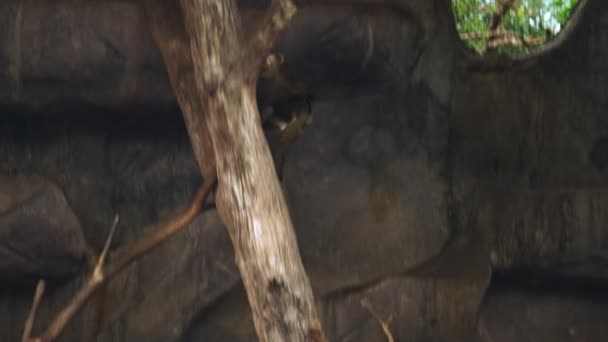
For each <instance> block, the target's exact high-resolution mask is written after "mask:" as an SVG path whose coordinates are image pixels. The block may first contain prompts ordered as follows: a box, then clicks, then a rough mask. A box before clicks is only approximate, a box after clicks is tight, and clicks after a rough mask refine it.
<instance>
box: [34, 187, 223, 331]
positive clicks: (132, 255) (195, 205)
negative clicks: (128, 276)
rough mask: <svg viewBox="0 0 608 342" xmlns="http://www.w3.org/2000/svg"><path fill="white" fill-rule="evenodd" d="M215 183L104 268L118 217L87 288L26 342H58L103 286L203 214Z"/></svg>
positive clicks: (120, 253)
mask: <svg viewBox="0 0 608 342" xmlns="http://www.w3.org/2000/svg"><path fill="white" fill-rule="evenodd" d="M215 180H216V178H215V175H214V176H213V177H209V178H208V180H205V183H204V184H203V186H202V187H201V188H200V189H199V190H198V192H197V194H196V197H195V198H194V200H193V201H192V204H191V205H190V207H189V208H188V209H187V210H186V211H185V212H184V213H182V214H181V215H179V216H178V217H176V218H175V219H174V220H172V221H170V222H168V223H166V224H164V225H160V227H159V228H158V229H156V230H155V231H154V232H153V233H152V234H151V235H148V236H146V237H144V238H142V239H140V240H138V241H136V242H134V243H133V244H131V245H129V246H127V247H125V248H122V249H121V250H120V251H119V252H117V253H116V257H115V258H112V259H113V260H112V261H110V262H109V263H108V264H107V265H106V266H105V267H104V261H105V258H106V256H105V255H106V254H107V250H108V249H109V245H110V242H111V240H112V237H113V235H114V232H115V230H116V225H117V224H118V217H116V218H115V219H114V224H113V225H112V228H111V229H110V233H109V234H108V239H107V240H106V243H105V245H104V249H103V251H102V253H101V255H100V257H99V259H98V261H97V264H96V266H95V270H94V271H93V272H92V273H91V276H90V277H89V279H88V280H87V282H86V283H85V285H84V286H83V287H82V288H80V290H78V292H77V293H76V294H75V295H74V296H73V297H72V299H71V300H70V302H69V303H68V304H67V305H66V306H65V307H64V308H63V309H62V310H61V311H60V312H59V313H58V314H57V315H56V316H55V318H54V319H53V321H52V322H51V324H49V326H48V327H47V329H46V330H45V331H44V332H43V333H42V334H41V335H40V336H39V337H36V338H30V339H29V340H25V341H28V342H50V341H53V340H55V339H56V338H57V337H58V336H59V335H60V334H61V332H62V331H63V330H64V329H65V327H66V326H67V324H68V323H69V322H70V321H71V320H72V318H73V317H74V315H75V314H76V313H77V312H78V311H79V310H80V309H81V308H82V306H83V305H84V304H85V303H86V302H87V301H88V300H89V299H90V298H91V296H92V295H93V294H94V293H95V292H96V291H97V290H98V289H99V288H100V287H101V285H103V284H104V283H105V282H107V281H108V280H109V279H111V278H112V277H113V276H115V275H116V274H117V273H119V272H120V271H121V270H122V269H123V268H125V267H126V266H127V265H129V264H131V263H132V262H133V261H135V260H136V259H138V258H139V257H141V256H143V255H144V254H146V253H148V252H149V251H150V250H152V249H153V248H154V247H156V246H158V245H159V244H160V243H161V242H163V241H166V240H167V239H169V238H170V237H172V236H173V235H175V234H176V233H177V232H179V231H181V230H182V229H183V228H184V227H186V226H187V225H188V224H189V223H190V222H192V221H193V220H194V219H195V218H196V216H197V215H198V214H199V213H200V211H201V209H202V207H203V205H204V203H205V200H206V198H207V196H208V195H209V193H210V192H211V189H212V188H213V186H214V185H215Z"/></svg>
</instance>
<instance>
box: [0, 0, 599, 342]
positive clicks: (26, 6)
mask: <svg viewBox="0 0 608 342" xmlns="http://www.w3.org/2000/svg"><path fill="white" fill-rule="evenodd" d="M357 3H358V5H356V6H355V5H352V4H347V3H346V1H340V0H331V1H329V0H328V1H324V2H322V3H321V2H318V1H307V2H306V4H305V5H304V7H303V8H302V10H301V11H300V12H299V15H298V16H297V17H296V18H295V20H294V22H293V25H292V26H291V27H290V29H289V30H288V31H287V32H286V33H285V35H284V36H283V38H282V39H281V41H280V42H279V45H278V49H279V50H280V51H282V52H284V53H285V55H286V56H287V60H288V61H289V62H290V64H291V65H293V67H294V69H295V71H296V74H297V75H298V76H299V77H301V78H302V79H303V80H305V82H306V83H307V84H308V85H309V86H311V88H312V89H314V90H315V92H316V94H315V95H316V101H315V103H314V105H313V109H314V114H313V115H314V118H313V124H312V125H311V126H310V127H309V128H307V129H306V130H305V131H304V134H303V136H302V137H301V139H299V140H298V141H297V142H296V143H295V145H293V146H292V147H291V148H290V150H289V153H288V155H287V158H286V163H285V166H284V170H283V175H284V177H285V178H284V181H283V185H284V190H285V193H286V196H287V199H288V202H289V205H290V210H291V213H292V217H293V219H294V224H295V228H296V230H297V236H298V242H299V245H300V251H301V254H302V257H303V260H304V263H305V267H306V270H307V272H308V274H309V275H310V278H311V282H312V285H313V287H314V290H315V295H316V298H318V306H319V311H320V312H321V313H322V317H323V325H324V328H325V330H326V333H327V335H328V336H330V337H331V339H332V340H336V341H341V340H343V341H349V340H350V341H353V340H355V341H385V340H386V339H385V337H384V335H383V334H382V331H381V329H380V327H379V325H378V322H376V321H375V320H374V318H373V317H372V316H371V315H370V314H369V312H367V311H366V310H365V309H363V308H362V307H361V305H360V299H361V298H362V297H367V298H368V299H369V301H370V302H371V303H372V305H373V306H374V308H375V309H376V311H377V312H378V313H379V315H380V316H381V317H382V318H383V319H386V320H388V319H389V317H391V316H392V317H393V321H392V323H391V325H390V327H391V331H392V332H393V334H394V335H395V337H396V338H397V340H430V341H459V340H462V341H510V340H512V339H514V338H516V337H517V338H519V337H520V336H516V335H514V332H516V331H518V329H519V330H522V329H525V331H528V330H530V329H533V330H534V331H533V332H530V334H529V335H528V336H535V337H537V338H538V339H543V338H545V339H551V340H554V341H569V340H571V339H572V338H573V335H572V332H574V334H575V335H576V336H582V337H587V338H589V339H592V338H593V337H595V336H603V335H602V330H601V329H602V328H601V327H602V326H603V325H602V323H595V322H596V321H594V320H591V319H590V320H588V321H587V322H583V321H582V320H580V318H576V317H575V314H580V315H582V317H588V316H590V315H595V314H597V313H600V314H601V313H602V312H603V311H602V310H604V308H603V306H602V303H603V302H600V304H594V303H592V302H591V301H588V300H586V299H585V300H580V299H579V298H573V295H572V292H576V291H586V290H587V289H588V288H587V287H584V286H582V287H580V288H566V289H562V290H564V293H559V294H558V293H553V292H551V295H550V296H540V295H539V294H542V293H549V290H550V289H551V286H548V288H545V289H543V292H539V291H529V290H527V289H524V290H521V289H517V288H516V287H515V286H512V285H507V290H508V291H507V292H501V291H502V290H501V289H500V286H501V284H500V283H497V282H492V283H490V277H491V274H490V272H491V271H494V272H496V271H500V272H506V273H504V274H506V277H507V278H509V279H511V278H513V279H519V280H524V283H527V282H528V280H529V278H533V277H530V276H528V275H527V274H526V275H523V276H522V275H519V273H510V272H511V271H513V270H518V269H522V268H523V269H527V270H529V271H531V272H532V273H533V274H535V275H537V276H538V277H539V278H541V279H542V278H547V279H556V280H555V281H554V282H553V287H555V286H556V285H555V284H557V283H561V282H562V281H564V280H563V279H564V277H565V278H567V279H576V280H577V281H580V282H581V283H583V284H584V283H587V281H588V280H590V279H593V281H594V282H593V284H596V286H598V287H602V286H605V285H606V280H607V278H608V274H607V273H606V269H608V267H607V266H608V258H607V257H606V256H607V255H608V252H607V251H606V245H608V243H607V240H608V236H607V234H608V233H607V230H606V228H605V227H607V226H608V225H607V224H608V222H607V220H608V217H607V216H606V214H605V212H606V210H605V209H606V208H605V207H606V203H607V200H608V199H607V198H606V194H605V187H606V185H607V179H608V177H607V176H608V175H607V174H606V172H608V168H607V167H606V165H607V162H606V160H608V158H607V157H606V156H607V152H606V150H607V148H606V145H607V144H606V139H607V136H608V135H607V134H608V133H607V132H608V126H607V125H606V120H605V119H604V114H605V108H606V103H607V98H608V97H607V94H606V91H605V89H606V82H607V81H608V77H607V75H608V69H607V68H606V65H605V63H604V57H605V56H606V55H608V50H607V47H608V41H607V40H608V34H606V32H607V31H606V30H605V28H606V26H607V25H608V20H607V18H608V3H606V2H605V1H601V0H583V1H581V5H580V6H579V8H580V10H579V11H578V12H577V13H576V14H575V15H574V21H573V22H572V25H569V26H568V27H567V28H566V30H565V31H564V33H563V34H561V35H560V36H559V37H558V38H557V40H556V42H555V43H551V44H549V46H548V47H547V48H546V49H545V50H543V51H541V52H538V53H536V54H534V55H533V56H528V57H525V58H523V59H521V60H505V59H501V58H486V59H480V58H479V57H477V56H474V55H473V54H471V52H470V51H467V50H466V49H465V48H464V46H463V44H462V43H461V42H460V41H459V40H458V37H457V34H456V32H455V28H454V23H453V19H452V16H451V12H450V8H449V3H448V2H447V1H428V0H417V1H414V0H408V1H384V2H383V1H373V0H369V1H360V2H357ZM242 5H243V6H244V8H245V13H246V19H245V21H246V23H247V25H249V24H250V23H251V22H252V20H253V19H255V17H256V16H255V13H256V12H255V10H254V9H253V7H255V6H257V5H258V2H257V1H253V0H252V1H251V2H247V3H245V2H243V3H242ZM0 9H1V10H0V23H6V25H3V27H7V29H6V30H4V31H2V32H0V84H4V85H6V87H4V88H2V87H0V108H2V112H1V113H0V120H1V121H0V153H1V154H0V155H2V156H3V157H5V156H6V158H3V159H2V160H1V161H0V169H2V170H12V171H11V172H13V173H16V174H17V175H29V174H40V175H43V176H44V179H47V180H48V181H49V182H52V183H48V184H55V185H54V186H50V185H49V186H47V188H45V189H47V190H46V193H50V194H54V195H53V196H55V197H52V199H53V201H55V202H53V203H55V206H56V207H58V209H57V210H56V212H58V213H63V214H65V215H67V213H69V212H71V211H70V210H73V212H74V213H75V216H76V217H78V220H77V221H75V222H80V223H81V226H80V225H76V224H71V223H70V222H72V221H69V220H68V221H67V222H68V223H70V224H69V225H67V226H69V227H70V229H74V230H73V232H76V230H75V229H76V228H77V227H78V229H79V230H81V232H82V235H83V236H84V238H83V239H82V241H87V243H88V244H90V246H91V248H92V249H93V250H96V251H97V250H99V249H100V248H101V245H102V243H103V241H104V238H105V236H106V234H107V229H108V223H109V221H110V220H111V218H112V216H113V215H114V214H116V213H118V214H119V215H120V217H121V223H120V227H119V230H118V235H117V237H116V241H115V247H116V246H119V245H124V244H126V243H128V242H129V241H133V240H134V239H137V238H138V237H140V236H141V235H143V234H145V233H146V229H144V227H146V226H147V225H149V224H151V223H154V222H157V221H159V220H166V219H168V218H169V217H170V216H171V215H173V214H174V213H175V212H176V211H178V210H179V208H182V207H184V206H185V205H187V203H188V202H189V201H190V200H191V198H192V196H193V194H194V189H195V188H196V187H197V186H198V185H199V184H200V183H201V178H200V172H199V171H198V169H197V167H196V162H195V161H194V158H193V156H192V151H191V148H190V146H189V142H188V139H187V137H186V133H185V130H184V127H183V123H182V122H181V118H180V115H179V111H178V109H177V107H176V105H175V103H174V98H173V96H172V95H171V92H170V88H169V85H168V83H167V80H166V76H165V72H164V69H163V66H162V64H161V61H160V58H159V55H158V52H157V51H156V49H155V48H154V46H153V44H152V42H151V40H150V37H149V36H148V34H147V29H146V27H145V23H144V21H143V19H142V17H141V15H140V13H139V11H138V10H137V9H136V8H135V7H134V6H133V5H132V4H129V3H124V2H120V3H119V2H116V3H114V2H105V3H102V2H87V3H77V2H69V1H66V2H57V3H52V4H51V3H49V2H43V1H28V2H5V3H3V4H0ZM68 103H69V104H70V105H69V106H68V105H67V104H68ZM79 103H80V105H78V104H79ZM108 108H113V109H114V110H112V111H110V110H109V109H108ZM34 109H38V110H37V111H33V110H34ZM30 182H32V184H33V185H32V184H29V182H28V184H29V185H28V187H32V188H35V184H37V183H36V182H34V181H32V180H30ZM8 184H9V186H14V184H17V182H16V181H14V180H12V181H10V182H8ZM45 184H47V183H45ZM49 189H51V190H49ZM52 189H54V190H52ZM44 193H45V192H43V194H44ZM59 193H63V194H64V196H65V201H64V202H61V201H60V198H61V197H60V196H59V195H58V194H59ZM34 197H35V196H34ZM36 198H37V197H36ZM18 203H21V204H20V206H19V208H20V210H24V209H26V208H27V205H29V202H18ZM37 203H40V202H37ZM61 203H64V204H61ZM59 204H61V205H59ZM45 206H47V207H49V208H52V207H51V206H50V205H49V204H45ZM68 209H69V210H68ZM37 217H38V218H39V219H40V220H42V221H43V222H42V223H44V224H47V226H48V227H56V226H53V225H49V224H48V223H49V222H51V221H52V219H54V218H55V217H54V216H53V215H49V214H46V215H42V216H40V215H39V216H37ZM65 217H68V216H65ZM22 218H23V219H31V218H30V217H29V216H22ZM0 229H1V228H0ZM62 229H66V228H65V227H62ZM58 236H59V235H58ZM61 236H63V237H64V238H67V237H69V236H70V235H69V234H61ZM11 241H12V239H11ZM74 241H76V240H74ZM78 241H80V240H78ZM61 242H62V243H61V244H60V246H61V251H62V253H66V251H67V253H68V255H70V256H72V255H73V256H74V260H75V261H78V255H81V254H79V253H81V252H80V249H79V248H80V247H77V245H79V244H73V243H70V242H69V241H68V240H66V241H63V240H62V241H61ZM58 245H59V244H58ZM74 246H76V247H74ZM28 251H29V250H28ZM29 252H31V251H29ZM69 265H76V266H77V265H81V264H78V263H74V264H71V263H69ZM74 270H75V269H74V268H72V266H70V267H68V268H65V269H64V270H63V271H62V274H64V275H67V274H68V273H69V272H74ZM41 271H43V270H36V272H41ZM36 272H30V273H36ZM37 274H38V275H40V274H39V273H37ZM84 275H85V274H84V272H81V273H80V276H79V277H76V278H75V279H72V280H71V281H69V282H67V283H66V282H64V283H58V284H54V285H53V287H52V289H53V291H50V292H49V293H48V294H47V296H46V297H45V301H44V302H43V305H42V307H41V312H40V320H39V322H40V324H44V323H45V322H48V319H49V318H50V317H51V316H52V314H53V313H54V312H56V311H57V310H58V308H59V307H61V305H62V304H64V303H65V302H66V301H67V298H69V296H70V295H71V293H72V292H73V291H74V289H75V288H76V287H78V286H79V284H80V282H81V281H82V277H83V276H84ZM552 277H557V278H552ZM549 283H550V284H551V282H549ZM30 285H31V286H29V287H28V286H24V287H22V288H21V289H22V291H20V290H19V289H16V288H15V287H2V288H0V303H2V304H3V305H0V308H2V311H0V318H1V319H0V322H1V323H0V340H7V341H12V340H16V339H18V336H19V334H20V332H21V326H22V324H23V318H24V317H25V314H26V311H27V309H28V307H29V304H30V302H31V294H32V291H33V284H30ZM488 287H489V288H490V290H489V292H488V293H487V294H486V289H487V288H488ZM509 291H511V292H509ZM596 296H598V297H596ZM589 298H599V295H598V294H597V293H596V292H591V293H589ZM482 302H483V304H480V303H482ZM523 302H530V303H534V304H535V305H536V306H535V307H534V308H532V307H530V310H529V311H526V312H528V313H529V316H526V315H524V313H523V311H522V310H524V309H526V308H527V307H526V306H524V305H522V304H521V303H523ZM103 308H105V310H103V311H105V314H104V315H103V317H102V318H101V320H99V317H98V316H97V312H98V307H96V306H95V305H91V306H89V307H87V308H85V310H84V312H83V314H82V315H79V316H78V317H77V319H76V320H75V321H74V322H73V324H71V325H70V326H69V328H68V329H67V331H66V332H65V334H64V336H63V339H64V340H65V341H71V340H90V338H91V337H90V334H91V332H92V331H94V330H95V326H96V325H97V323H100V325H101V333H100V336H99V339H98V340H100V341H133V340H151V341H176V342H177V341H199V340H203V339H204V340H222V341H223V340H230V341H252V340H255V339H256V338H255V334H254V331H253V326H252V323H251V320H250V317H249V307H248V305H247V300H246V296H245V295H244V291H243V289H242V288H241V287H240V286H239V277H238V273H237V272H236V269H235V267H234V264H233V260H232V247H231V244H230V242H229V239H228V236H227V234H226V232H225V231H224V230H223V227H222V225H221V223H220V222H219V220H218V218H217V215H216V213H215V212H214V211H213V209H210V210H208V211H207V212H205V213H204V214H203V215H201V217H200V218H199V219H198V220H197V221H196V222H194V223H193V224H192V225H191V226H190V227H188V229H187V230H186V231H185V232H184V233H182V234H180V235H179V236H177V237H175V238H174V239H173V240H171V241H169V242H167V243H166V244H164V245H163V246H162V247H160V248H159V249H158V250H155V251H154V252H152V253H151V254H150V255H149V256H147V257H145V258H143V259H141V260H140V261H139V262H137V263H136V264H135V265H133V266H132V267H129V268H128V269H127V270H126V271H125V272H124V273H122V274H121V275H120V276H119V277H117V279H116V280H114V281H113V282H112V283H111V284H110V285H109V288H108V290H107V295H106V297H105V302H103ZM564 310H571V311H572V314H571V315H566V316H565V317H568V318H572V322H573V323H572V324H573V325H572V326H573V327H574V328H573V330H568V329H567V330H563V331H564V334H561V331H562V330H559V331H560V333H555V331H556V330H551V327H560V329H561V327H562V326H563V327H565V326H566V323H564V322H562V321H561V317H563V316H562V313H563V312H564ZM480 315H481V316H480ZM478 317H481V321H480V322H478ZM526 317H528V318H529V319H526ZM541 319H542V320H543V321H542V322H541V321H540V320H541ZM16 327H18V328H16ZM580 327H583V328H580ZM580 329H585V331H586V332H589V333H588V334H587V333H586V332H581V330H580ZM522 338H523V337H522Z"/></svg>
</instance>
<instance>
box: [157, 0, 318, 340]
mask: <svg viewBox="0 0 608 342" xmlns="http://www.w3.org/2000/svg"><path fill="white" fill-rule="evenodd" d="M180 5H181V14H182V15H183V20H182V18H180V17H179V13H178V12H179V8H176V6H178V5H177V4H176V2H174V1H173V2H172V1H168V2H167V1H164V0H150V1H149V2H148V3H147V5H146V8H147V14H148V18H149V22H150V25H151V27H152V33H153V36H154V38H155V40H156V42H157V44H158V46H159V48H160V49H161V51H162V55H163V58H164V61H165V63H166V64H167V69H168V72H169V78H170V79H171V83H172V85H173V88H174V91H175V92H176V96H177V97H178V101H179V103H180V107H181V108H182V111H183V112H184V118H185V121H186V125H187V126H188V133H189V135H190V138H191V142H192V144H193V149H194V152H195V154H196V155H197V160H198V161H199V165H200V166H201V170H202V172H203V174H204V176H208V173H210V172H213V171H212V170H209V165H215V166H216V173H215V174H217V180H218V189H217V195H216V199H215V200H216V205H217V208H218V211H219V213H220V216H221V218H222V220H223V221H224V223H225V224H226V226H227V228H228V230H229V233H230V236H231V238H232V241H233V244H234V248H235V254H236V263H237V266H238V267H239V270H240V272H241V276H242V279H243V282H244V285H245V289H246V291H247V295H248V298H249V302H250V305H251V309H252V313H253V320H254V324H255V328H256V331H257V334H258V336H259V338H260V340H261V341H322V340H324V337H323V334H322V332H321V327H320V323H319V320H318V317H317V313H316V308H315V304H314V298H313V294H312V290H311V287H310V283H309V281H308V278H307V276H306V273H305V271H304V267H303V265H302V262H301V259H300V254H299V251H298V247H297V241H296V236H295V233H294V230H293V225H292V222H291V218H290V216H289V212H288V210H287V205H286V202H285V199H284V196H283V192H282V189H281V186H280V184H279V181H278V178H277V175H276V171H275V168H274V164H273V159H272V156H271V154H270V150H269V148H268V145H267V143H266V139H265V136H264V134H263V130H262V127H261V122H260V116H259V113H258V108H257V103H256V97H255V85H256V80H257V74H258V70H259V66H260V63H261V61H262V59H263V57H264V56H265V54H266V53H268V51H269V49H270V47H271V46H272V43H273V42H274V40H275V38H276V36H277V35H278V33H279V32H280V31H281V30H282V29H283V28H284V27H285V26H286V25H287V23H288V22H289V19H290V18H291V17H292V16H293V14H294V13H295V7H294V5H293V3H292V2H291V1H283V0H281V1H278V0H274V1H273V2H272V4H271V6H270V8H269V10H268V12H267V13H266V15H265V16H264V17H263V18H262V20H261V24H260V25H259V28H258V30H257V31H256V32H255V33H254V34H251V35H249V36H248V37H249V39H248V40H247V41H243V39H242V35H241V32H240V18H239V13H238V8H237V5H236V3H235V1H234V0H217V1H208V0H207V1H206V0H182V1H181V2H180ZM169 15H172V16H174V17H173V19H171V18H170V17H168V16H169ZM181 23H185V30H184V29H183V28H182V27H180V25H181ZM192 71H193V73H192ZM192 74H193V75H194V77H192ZM193 83H195V84H193ZM193 89H196V92H193V91H192V90H193ZM197 101H200V102H199V103H197ZM199 108H200V110H199ZM206 136H207V137H208V138H205V137H206ZM206 139H208V140H206ZM207 143H208V144H209V145H206V144H207ZM210 163H211V164H210Z"/></svg>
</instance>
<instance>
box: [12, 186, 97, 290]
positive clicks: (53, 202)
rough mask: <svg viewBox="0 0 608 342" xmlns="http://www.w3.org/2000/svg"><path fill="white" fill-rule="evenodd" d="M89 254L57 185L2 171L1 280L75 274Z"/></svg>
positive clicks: (77, 225)
mask: <svg viewBox="0 0 608 342" xmlns="http://www.w3.org/2000/svg"><path fill="white" fill-rule="evenodd" d="M88 252H89V249H88V245H87V242H86V241H85V239H84V236H83V234H82V227H81V226H80V222H78V218H77V217H76V216H75V215H74V212H73V211H72V208H71V207H70V206H69V204H68V203H67V201H66V199H65V197H64V195H63V193H62V192H61V190H60V189H59V188H58V187H57V186H56V185H55V184H52V183H50V182H49V181H47V180H44V179H42V178H40V177H36V176H33V175H30V176H26V175H20V176H10V175H1V174H0V279H4V280H5V281H6V280H9V281H16V280H20V279H24V278H32V277H33V278H38V277H45V278H65V277H67V276H73V275H75V274H76V273H77V272H78V271H79V270H80V269H81V268H82V266H85V265H86V260H87V257H88V254H87V253H88Z"/></svg>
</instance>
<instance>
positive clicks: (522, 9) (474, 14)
mask: <svg viewBox="0 0 608 342" xmlns="http://www.w3.org/2000/svg"><path fill="white" fill-rule="evenodd" d="M577 3H578V0H452V7H453V10H454V16H455V19H456V27H457V29H458V32H459V33H460V37H461V38H462V39H463V40H464V41H465V42H466V44H467V45H468V46H470V47H472V48H474V49H475V50H477V51H478V52H479V53H481V54H485V53H488V52H491V51H494V52H498V53H504V54H510V55H519V54H525V53H528V52H530V51H532V50H533V49H535V48H538V47H540V46H542V45H543V44H544V43H546V42H547V41H548V40H550V39H552V38H553V37H554V36H555V35H557V33H559V31H560V30H561V29H562V28H563V26H564V24H565V23H566V21H567V20H568V18H569V16H570V13H571V12H572V9H573V8H574V6H575V5H576V4H577Z"/></svg>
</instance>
